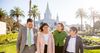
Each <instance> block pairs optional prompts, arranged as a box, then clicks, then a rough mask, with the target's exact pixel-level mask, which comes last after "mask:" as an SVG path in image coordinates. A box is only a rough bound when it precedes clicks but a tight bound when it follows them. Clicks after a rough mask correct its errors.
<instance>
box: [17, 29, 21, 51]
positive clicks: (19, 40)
mask: <svg viewBox="0 0 100 53" xmlns="http://www.w3.org/2000/svg"><path fill="white" fill-rule="evenodd" d="M21 37H22V30H21V29H20V30H19V33H18V37H17V44H16V47H17V53H19V52H20V43H21Z"/></svg>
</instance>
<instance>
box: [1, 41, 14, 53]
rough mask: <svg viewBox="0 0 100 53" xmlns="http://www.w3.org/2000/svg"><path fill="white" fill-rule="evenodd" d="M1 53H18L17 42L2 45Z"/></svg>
mask: <svg viewBox="0 0 100 53" xmlns="http://www.w3.org/2000/svg"><path fill="white" fill-rule="evenodd" d="M0 52H5V53H16V42H15V41H13V42H11V43H8V44H3V45H0Z"/></svg>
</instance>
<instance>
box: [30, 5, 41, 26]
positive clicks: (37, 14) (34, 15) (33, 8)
mask: <svg viewBox="0 0 100 53" xmlns="http://www.w3.org/2000/svg"><path fill="white" fill-rule="evenodd" d="M37 7H38V6H37V5H33V7H32V10H31V15H32V17H33V19H34V27H35V19H36V18H37V17H38V18H39V16H40V13H39V11H38V8H37Z"/></svg>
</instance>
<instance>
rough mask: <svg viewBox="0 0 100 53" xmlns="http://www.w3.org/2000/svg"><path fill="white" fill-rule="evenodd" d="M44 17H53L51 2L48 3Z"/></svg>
mask: <svg viewBox="0 0 100 53" xmlns="http://www.w3.org/2000/svg"><path fill="white" fill-rule="evenodd" d="M44 18H45V19H51V12H50V9H49V4H48V3H47V7H46V11H45V13H44Z"/></svg>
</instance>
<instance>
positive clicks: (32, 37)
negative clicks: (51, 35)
mask: <svg viewBox="0 0 100 53" xmlns="http://www.w3.org/2000/svg"><path fill="white" fill-rule="evenodd" d="M28 32H29V28H27V37H28ZM30 33H31V34H30V35H31V44H34V33H33V29H30ZM26 45H28V40H26Z"/></svg>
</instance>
